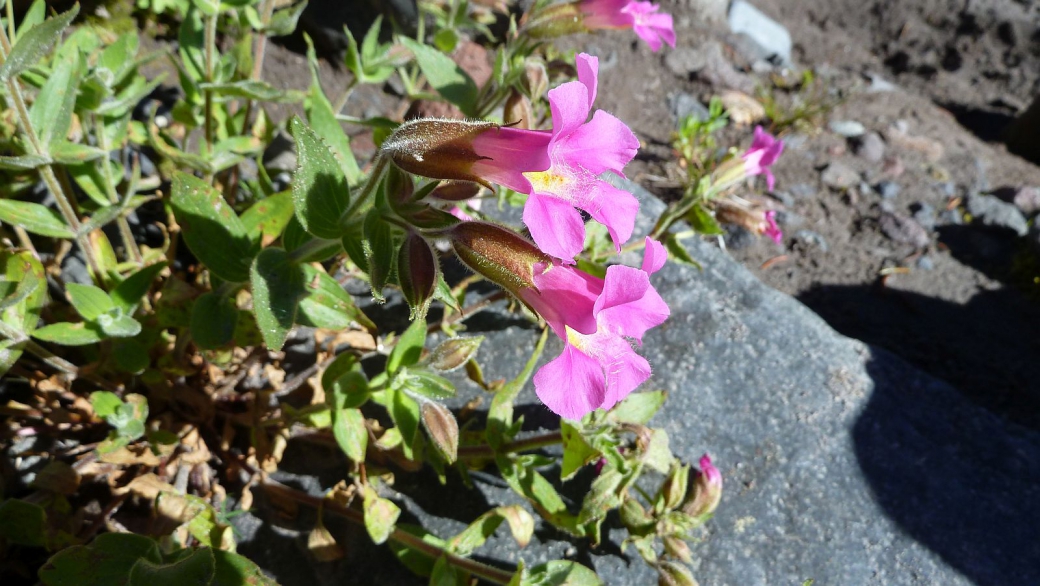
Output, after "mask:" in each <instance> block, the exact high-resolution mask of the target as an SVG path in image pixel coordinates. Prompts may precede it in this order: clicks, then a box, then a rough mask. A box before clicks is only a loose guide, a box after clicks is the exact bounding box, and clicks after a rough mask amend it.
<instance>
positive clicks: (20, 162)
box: [0, 155, 51, 171]
mask: <svg viewBox="0 0 1040 586" xmlns="http://www.w3.org/2000/svg"><path fill="white" fill-rule="evenodd" d="M50 162H51V160H50V159H49V158H47V157H41V156H39V155H18V156H0V169H3V170H4V171H32V170H33V169H35V168H37V167H42V166H43V165H46V164H47V163H50Z"/></svg>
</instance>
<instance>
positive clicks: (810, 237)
mask: <svg viewBox="0 0 1040 586" xmlns="http://www.w3.org/2000/svg"><path fill="white" fill-rule="evenodd" d="M794 239H795V241H796V242H801V243H803V244H806V245H808V246H814V247H816V248H819V249H820V250H822V251H823V252H827V250H828V247H827V241H826V240H825V239H824V238H823V236H821V235H820V234H819V233H817V232H813V231H812V230H799V231H797V232H795V234H794Z"/></svg>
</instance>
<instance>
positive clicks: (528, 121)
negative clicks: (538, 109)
mask: <svg viewBox="0 0 1040 586" xmlns="http://www.w3.org/2000/svg"><path fill="white" fill-rule="evenodd" d="M502 119H503V120H505V122H506V124H511V125H512V126H513V128H523V129H524V130H528V129H530V128H531V126H532V125H533V123H534V110H533V109H531V100H529V99H527V96H525V95H524V94H522V93H520V92H518V91H516V90H513V92H512V93H510V94H509V97H508V98H506V103H505V106H504V107H503V113H502Z"/></svg>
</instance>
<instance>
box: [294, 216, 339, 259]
mask: <svg viewBox="0 0 1040 586" xmlns="http://www.w3.org/2000/svg"><path fill="white" fill-rule="evenodd" d="M314 240H319V241H320V243H321V246H315V245H314V242H313V241H314ZM282 245H283V246H285V249H286V250H288V251H289V252H292V253H293V255H294V256H295V258H296V262H299V263H311V262H325V261H326V260H329V259H330V258H332V257H334V256H336V255H337V254H339V253H340V252H343V245H342V244H341V243H340V241H339V240H325V239H317V238H315V237H314V236H311V235H310V234H308V233H307V231H306V230H304V229H303V225H302V224H300V220H298V219H297V218H296V216H293V217H292V218H290V219H289V225H288V226H286V227H285V233H284V234H282ZM304 246H306V248H305V249H304V250H306V251H307V252H306V253H302V252H300V249H301V248H304Z"/></svg>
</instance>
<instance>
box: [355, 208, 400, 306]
mask: <svg viewBox="0 0 1040 586" xmlns="http://www.w3.org/2000/svg"><path fill="white" fill-rule="evenodd" d="M362 247H363V248H364V251H365V263H366V264H367V265H368V267H367V268H368V280H369V283H370V284H371V286H372V297H374V298H375V299H376V300H377V301H380V302H383V301H385V300H386V298H385V297H383V287H385V286H386V284H387V282H388V281H389V280H390V273H391V272H392V271H393V269H394V264H395V259H396V256H397V246H396V244H395V238H394V226H392V225H391V224H390V223H389V222H387V221H386V220H384V219H383V217H382V214H381V212H380V211H379V210H378V209H376V208H372V210H370V211H369V212H368V215H367V216H365V238H364V240H363V241H362Z"/></svg>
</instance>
